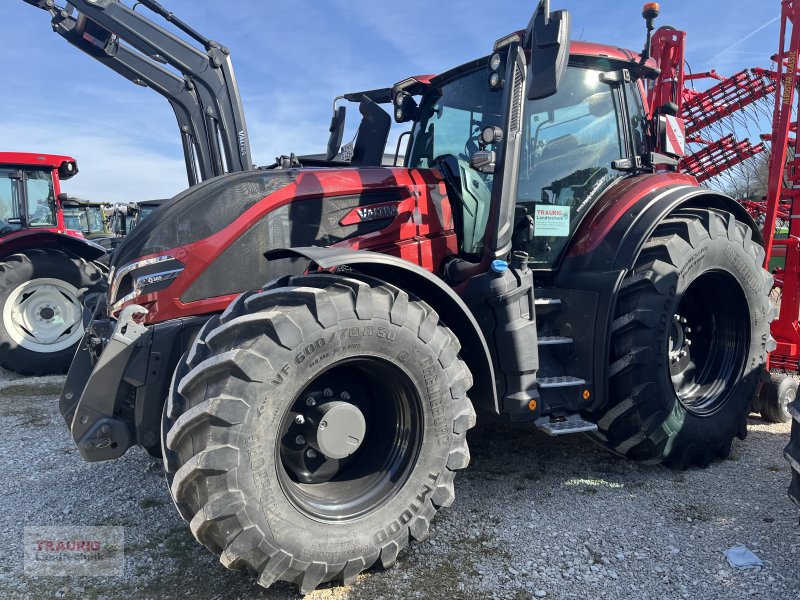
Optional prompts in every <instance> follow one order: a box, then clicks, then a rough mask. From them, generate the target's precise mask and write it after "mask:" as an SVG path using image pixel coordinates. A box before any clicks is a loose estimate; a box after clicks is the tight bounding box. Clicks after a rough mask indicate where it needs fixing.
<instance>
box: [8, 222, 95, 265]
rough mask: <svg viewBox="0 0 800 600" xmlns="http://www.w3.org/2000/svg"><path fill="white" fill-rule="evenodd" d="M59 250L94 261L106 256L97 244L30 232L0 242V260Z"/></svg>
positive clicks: (62, 234) (52, 232)
mask: <svg viewBox="0 0 800 600" xmlns="http://www.w3.org/2000/svg"><path fill="white" fill-rule="evenodd" d="M35 249H36V250H41V249H53V250H61V251H62V252H65V253H67V254H69V255H71V256H75V257H78V258H82V259H84V260H87V261H90V262H91V261H94V260H97V259H99V258H101V257H103V256H104V255H105V254H106V251H105V249H104V248H103V247H102V246H100V245H99V244H95V243H94V242H90V241H89V240H85V239H82V238H76V237H73V236H71V235H66V234H64V233H57V232H55V231H33V230H32V231H30V232H29V233H28V232H25V233H23V234H22V235H16V236H14V237H11V238H7V239H1V240H0V260H2V259H4V258H5V257H7V256H10V255H12V254H18V253H20V252H22V253H24V252H25V251H26V250H35Z"/></svg>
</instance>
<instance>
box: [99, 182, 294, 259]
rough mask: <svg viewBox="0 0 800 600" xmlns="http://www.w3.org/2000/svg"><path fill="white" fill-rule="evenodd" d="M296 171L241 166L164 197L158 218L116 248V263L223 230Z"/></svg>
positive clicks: (275, 189)
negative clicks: (165, 199)
mask: <svg viewBox="0 0 800 600" xmlns="http://www.w3.org/2000/svg"><path fill="white" fill-rule="evenodd" d="M296 178H297V171H296V170H292V171H244V172H241V173H234V174H229V175H222V176H220V177H214V178H212V179H208V180H206V181H204V182H203V183H200V184H198V185H196V186H193V187H190V188H189V189H187V190H184V191H183V192H181V193H180V194H178V195H177V196H175V197H173V198H171V199H169V200H167V201H165V202H164V203H163V204H162V205H161V206H160V207H159V211H158V215H157V218H155V219H147V220H144V221H143V222H142V223H140V224H139V226H137V227H136V228H135V229H134V230H133V231H132V232H131V233H130V234H129V235H128V236H127V237H126V238H125V240H124V241H123V242H122V244H120V246H119V248H118V249H117V251H116V252H115V253H114V261H113V263H112V266H114V267H117V268H119V267H120V266H123V265H126V264H128V263H131V262H133V261H135V260H136V259H137V258H139V257H141V256H147V255H151V254H158V253H159V252H163V251H164V250H169V249H172V248H179V247H182V246H186V245H187V244H191V243H193V242H196V241H198V240H202V239H204V238H207V237H209V236H211V235H213V234H215V233H217V232H218V231H220V230H222V229H224V228H225V227H227V226H228V225H230V224H231V223H233V222H234V221H235V220H236V219H237V218H239V217H240V216H241V215H242V213H244V212H245V211H246V210H248V209H249V208H251V207H252V206H254V205H255V204H256V203H257V202H258V201H259V200H262V199H263V198H265V197H266V196H269V195H270V194H272V193H273V192H276V191H278V190H280V189H281V188H283V187H285V186H287V185H289V184H290V183H292V182H293V181H294V180H295V179H296Z"/></svg>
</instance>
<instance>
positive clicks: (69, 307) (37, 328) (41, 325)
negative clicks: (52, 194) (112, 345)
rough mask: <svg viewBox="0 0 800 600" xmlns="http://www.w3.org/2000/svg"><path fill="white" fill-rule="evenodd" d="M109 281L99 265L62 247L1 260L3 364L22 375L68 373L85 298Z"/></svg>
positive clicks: (0, 360)
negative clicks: (84, 296)
mask: <svg viewBox="0 0 800 600" xmlns="http://www.w3.org/2000/svg"><path fill="white" fill-rule="evenodd" d="M105 285H106V278H105V272H104V271H103V269H102V268H101V267H100V266H99V265H97V264H95V263H93V262H88V261H85V260H83V259H81V258H77V257H75V256H69V255H67V254H65V253H64V252H61V251H59V250H50V249H48V250H42V249H36V250H27V251H26V252H25V253H24V254H13V255H11V256H9V257H8V258H6V259H5V260H4V261H3V262H0V315H2V318H0V366H3V367H4V368H6V369H9V370H10V371H15V372H17V373H20V374H22V375H47V374H53V373H65V372H66V371H67V369H68V368H69V365H70V363H71V362H72V357H73V356H74V355H75V349H76V348H77V346H78V343H79V342H80V340H81V337H82V336H83V307H82V305H81V301H80V298H81V296H82V295H83V294H84V293H87V292H88V293H95V292H102V291H103V290H104V289H105Z"/></svg>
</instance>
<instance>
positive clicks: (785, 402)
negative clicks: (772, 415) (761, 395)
mask: <svg viewBox="0 0 800 600" xmlns="http://www.w3.org/2000/svg"><path fill="white" fill-rule="evenodd" d="M796 397H797V387H795V386H789V387H788V388H787V389H786V390H784V392H783V394H781V396H780V398H778V406H779V408H780V410H781V411H782V412H785V413H787V414H788V412H789V405H790V404H791V403H792V402H794V399H795V398H796Z"/></svg>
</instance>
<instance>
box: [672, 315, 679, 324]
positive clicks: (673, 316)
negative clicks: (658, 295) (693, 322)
mask: <svg viewBox="0 0 800 600" xmlns="http://www.w3.org/2000/svg"><path fill="white" fill-rule="evenodd" d="M672 320H673V321H675V322H676V323H677V322H680V320H681V316H680V315H672Z"/></svg>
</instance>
